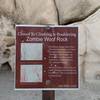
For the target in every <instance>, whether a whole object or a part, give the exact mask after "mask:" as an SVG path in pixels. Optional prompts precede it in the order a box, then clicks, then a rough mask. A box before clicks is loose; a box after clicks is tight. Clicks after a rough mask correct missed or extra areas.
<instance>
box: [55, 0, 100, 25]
mask: <svg viewBox="0 0 100 100" xmlns="http://www.w3.org/2000/svg"><path fill="white" fill-rule="evenodd" d="M55 1H56V5H57V8H58V13H59V20H60V24H66V23H70V22H71V23H72V22H75V21H79V20H82V19H84V18H85V17H87V16H89V15H90V14H91V13H93V11H95V9H97V8H98V7H99V6H100V1H99V0H55Z"/></svg>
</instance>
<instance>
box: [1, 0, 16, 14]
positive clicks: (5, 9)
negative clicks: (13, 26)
mask: <svg viewBox="0 0 100 100" xmlns="http://www.w3.org/2000/svg"><path fill="white" fill-rule="evenodd" d="M14 1H15V0H0V13H1V14H3V15H12V13H13V12H14V10H15V5H14Z"/></svg>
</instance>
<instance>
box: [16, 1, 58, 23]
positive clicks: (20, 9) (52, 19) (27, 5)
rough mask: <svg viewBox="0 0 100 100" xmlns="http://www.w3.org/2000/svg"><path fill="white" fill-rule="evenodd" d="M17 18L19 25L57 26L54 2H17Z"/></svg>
mask: <svg viewBox="0 0 100 100" xmlns="http://www.w3.org/2000/svg"><path fill="white" fill-rule="evenodd" d="M16 6H17V7H16V10H15V16H16V17H17V20H19V23H21V22H22V23H27V24H57V22H58V19H57V12H56V7H55V4H54V1H53V0H16Z"/></svg>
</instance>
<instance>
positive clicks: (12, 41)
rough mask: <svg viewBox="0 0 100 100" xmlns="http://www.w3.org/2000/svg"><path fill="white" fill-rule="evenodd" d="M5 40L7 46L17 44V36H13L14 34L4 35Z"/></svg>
mask: <svg viewBox="0 0 100 100" xmlns="http://www.w3.org/2000/svg"><path fill="white" fill-rule="evenodd" d="M4 42H6V44H7V46H12V45H15V37H13V36H4Z"/></svg>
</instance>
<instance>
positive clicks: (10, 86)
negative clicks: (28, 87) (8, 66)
mask: <svg viewBox="0 0 100 100" xmlns="http://www.w3.org/2000/svg"><path fill="white" fill-rule="evenodd" d="M0 100H42V92H41V91H15V90H14V73H13V72H11V71H0Z"/></svg>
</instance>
